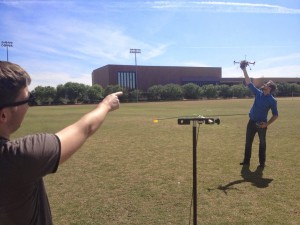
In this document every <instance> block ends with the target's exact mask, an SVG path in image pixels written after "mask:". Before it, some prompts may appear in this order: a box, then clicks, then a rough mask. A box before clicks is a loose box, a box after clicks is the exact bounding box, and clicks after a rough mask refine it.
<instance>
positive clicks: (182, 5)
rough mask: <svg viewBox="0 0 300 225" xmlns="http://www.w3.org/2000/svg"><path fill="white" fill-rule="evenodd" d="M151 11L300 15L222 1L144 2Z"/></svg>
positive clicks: (290, 10) (299, 11)
mask: <svg viewBox="0 0 300 225" xmlns="http://www.w3.org/2000/svg"><path fill="white" fill-rule="evenodd" d="M145 4H147V5H148V6H149V7H151V8H153V9H182V10H185V9H188V10H200V11H209V12H228V13H234V12H236V13H241V12H242V13H277V14H300V9H294V8H287V7H284V6H279V5H271V4H255V3H241V2H222V1H178V2H177V1H176V2H174V1H153V2H150V1H148V2H146V3H145Z"/></svg>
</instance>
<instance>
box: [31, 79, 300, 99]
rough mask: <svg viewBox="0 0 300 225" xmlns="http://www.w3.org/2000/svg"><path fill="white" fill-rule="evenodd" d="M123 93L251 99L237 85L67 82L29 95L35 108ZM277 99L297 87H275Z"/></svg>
mask: <svg viewBox="0 0 300 225" xmlns="http://www.w3.org/2000/svg"><path fill="white" fill-rule="evenodd" d="M117 91H123V93H124V94H123V96H122V97H121V98H120V100H121V101H123V102H134V101H137V100H138V101H165V100H183V99H216V98H246V97H252V93H251V91H250V90H249V89H248V87H245V86H244V85H243V84H238V85H232V86H229V85H226V84H222V85H212V84H208V85H203V86H201V87H200V86H198V85H196V84H194V83H188V84H184V85H178V84H166V85H154V86H151V87H149V88H148V90H147V91H142V90H130V89H124V88H122V87H120V86H119V85H108V86H107V87H106V88H103V87H102V86H101V85H98V84H95V85H92V86H90V85H85V84H80V83H74V82H68V83H66V84H60V85H58V86H57V87H56V88H55V87H51V86H46V87H43V86H37V87H36V88H35V89H34V90H33V91H32V93H33V94H34V96H35V97H36V103H37V105H62V104H91V103H98V102H100V101H101V100H102V99H103V98H104V97H105V96H106V95H108V94H111V93H113V92H117ZM274 95H276V96H279V97H280V96H284V97H289V96H300V85H299V84H296V83H293V84H290V83H278V84H277V90H276V93H275V94H274Z"/></svg>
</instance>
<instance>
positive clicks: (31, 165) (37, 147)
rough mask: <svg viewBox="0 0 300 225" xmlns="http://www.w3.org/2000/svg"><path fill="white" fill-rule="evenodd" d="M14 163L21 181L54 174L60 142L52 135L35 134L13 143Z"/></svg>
mask: <svg viewBox="0 0 300 225" xmlns="http://www.w3.org/2000/svg"><path fill="white" fill-rule="evenodd" d="M13 145H16V146H15V147H14V149H15V152H14V153H15V154H16V155H15V157H14V160H15V163H16V165H17V167H19V168H22V169H21V170H20V172H21V174H22V176H23V179H24V180H26V181H28V180H35V179H36V178H40V177H43V176H45V175H47V174H50V173H55V172H56V170H57V168H58V164H59V160H60V141H59V138H58V137H57V136H56V135H54V134H35V135H30V136H26V137H23V138H21V139H16V140H15V141H13Z"/></svg>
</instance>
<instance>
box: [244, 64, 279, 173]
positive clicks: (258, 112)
mask: <svg viewBox="0 0 300 225" xmlns="http://www.w3.org/2000/svg"><path fill="white" fill-rule="evenodd" d="M247 65H248V62H247V61H242V62H241V63H240V67H241V69H242V70H243V72H244V76H245V82H246V85H247V86H248V87H249V88H250V90H251V91H252V93H253V94H254V95H255V99H254V103H253V106H252V108H251V110H250V112H249V122H248V124H247V131H246V144H245V153H244V160H243V162H241V163H240V165H249V164H250V159H251V152H252V143H253V139H254V136H255V134H256V133H258V137H259V167H261V168H264V167H265V162H266V133H267V127H268V126H269V125H270V124H271V123H273V122H274V121H275V120H276V119H277V118H278V110H277V101H276V99H275V98H274V97H273V96H272V92H273V91H275V90H276V85H275V83H273V81H271V80H270V81H268V82H267V83H265V84H264V85H263V86H262V87H261V88H260V89H258V88H256V87H255V86H254V85H253V83H252V82H251V80H250V78H249V76H248V73H247V70H246V67H247ZM270 109H271V111H272V117H271V118H270V119H269V120H268V112H269V110H270Z"/></svg>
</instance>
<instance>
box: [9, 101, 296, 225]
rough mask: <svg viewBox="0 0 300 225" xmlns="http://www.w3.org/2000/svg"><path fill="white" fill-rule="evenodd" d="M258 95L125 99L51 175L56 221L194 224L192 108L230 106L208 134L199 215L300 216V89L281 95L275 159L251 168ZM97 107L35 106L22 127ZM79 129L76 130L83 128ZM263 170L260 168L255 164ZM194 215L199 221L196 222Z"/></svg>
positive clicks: (292, 220)
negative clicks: (249, 127)
mask: <svg viewBox="0 0 300 225" xmlns="http://www.w3.org/2000/svg"><path fill="white" fill-rule="evenodd" d="M252 103H253V99H244V100H237V99H235V100H210V101H204V100H203V101H181V102H161V103H138V104H136V103H128V104H122V105H121V108H120V109H119V110H118V111H115V112H112V113H111V114H110V115H109V116H108V117H107V119H106V121H105V123H104V124H103V126H102V127H101V128H100V130H99V131H98V132H97V133H96V134H95V135H94V136H93V137H91V138H90V139H89V140H88V141H87V142H86V143H85V145H84V146H83V147H82V148H81V149H80V151H78V152H77V153H76V154H75V155H74V156H73V157H72V158H71V159H70V160H69V161H67V162H66V163H65V164H63V165H62V166H61V167H60V168H59V170H58V172H57V173H56V174H54V175H49V176H47V177H46V178H45V182H46V188H47V191H48V195H49V200H50V204H51V208H52V214H53V220H54V223H55V224H60V225H64V224H72V225H75V224H78V225H82V224H101V225H114V224H116V225H117V224H118V225H123V224H124V225H125V224H126V225H127V224H130V225H141V224H147V225H157V224H161V225H167V224H170V225H176V224H178V225H183V224H187V225H188V224H189V219H190V218H189V217H190V203H191V198H192V125H187V126H183V125H182V126H181V125H178V124H177V120H176V119H169V120H161V121H159V122H158V123H153V122H152V120H153V119H154V118H157V117H159V118H164V117H177V116H187V115H193V114H197V115H199V114H200V115H204V116H209V115H218V114H221V115H224V114H244V115H240V116H232V117H230V116H223V117H220V119H221V124H220V125H201V126H200V129H199V136H198V148H197V152H198V223H199V224H211V225H215V224H224V225H225V224H228V225H229V224H230V225H232V224H241V225H244V224H256V225H264V224H268V225H269V224H280V225H285V224H286V225H290V224H292V225H298V224H300V191H299V187H300V170H299V162H300V153H299V143H300V142H299V127H300V118H299V115H300V98H293V99H291V98H287V99H278V108H279V113H280V116H279V119H278V120H277V121H276V122H275V123H274V124H272V125H271V126H270V127H269V128H268V132H267V162H266V165H267V166H266V168H265V169H264V171H262V173H259V171H256V167H257V165H258V137H256V138H255V141H254V144H253V154H252V155H253V157H252V161H251V166H250V168H249V169H250V171H251V172H250V171H248V172H247V173H246V174H244V176H243V177H242V176H241V169H242V167H241V166H240V165H239V162H240V161H241V160H242V158H243V151H244V142H245V129H246V124H247V122H248V116H247V113H248V111H249V109H250V107H251V105H252ZM93 107H94V106H91V105H89V106H57V107H34V108H31V109H30V110H29V112H28V115H27V117H26V119H25V121H24V123H23V126H22V127H21V128H20V130H19V131H18V132H17V133H16V134H15V135H14V137H16V136H21V135H25V134H29V133H35V132H56V131H58V130H60V129H62V128H63V127H64V126H66V125H67V124H70V123H72V122H75V121H76V120H77V119H78V118H80V116H81V115H82V114H83V113H85V112H88V111H89V110H91V109H92V108H93ZM74 138H76V137H74ZM255 171H256V172H255ZM192 222H193V221H192V218H191V221H190V224H192Z"/></svg>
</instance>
